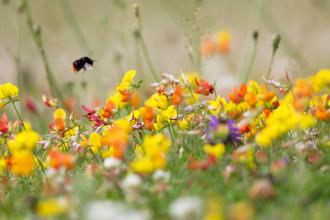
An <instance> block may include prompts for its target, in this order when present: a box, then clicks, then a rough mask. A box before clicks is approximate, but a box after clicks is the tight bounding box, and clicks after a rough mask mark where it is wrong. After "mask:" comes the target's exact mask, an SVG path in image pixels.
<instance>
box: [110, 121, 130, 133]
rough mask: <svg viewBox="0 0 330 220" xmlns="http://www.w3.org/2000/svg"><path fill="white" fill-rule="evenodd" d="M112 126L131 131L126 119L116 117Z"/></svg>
mask: <svg viewBox="0 0 330 220" xmlns="http://www.w3.org/2000/svg"><path fill="white" fill-rule="evenodd" d="M114 126H116V127H118V128H120V129H121V130H123V131H125V132H127V133H129V132H130V131H131V128H132V127H131V125H130V122H129V121H128V120H126V119H118V120H116V121H115V122H114Z"/></svg>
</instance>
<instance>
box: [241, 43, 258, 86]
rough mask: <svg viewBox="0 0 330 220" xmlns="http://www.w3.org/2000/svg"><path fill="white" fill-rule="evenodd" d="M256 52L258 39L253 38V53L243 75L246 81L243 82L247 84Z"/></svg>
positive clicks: (250, 54) (249, 56)
mask: <svg viewBox="0 0 330 220" xmlns="http://www.w3.org/2000/svg"><path fill="white" fill-rule="evenodd" d="M256 51H257V39H255V38H253V43H252V47H251V51H250V53H249V55H248V64H247V65H246V67H245V68H244V71H243V75H244V80H243V82H246V81H247V80H248V79H249V76H250V73H251V69H252V66H253V63H254V60H255V57H256Z"/></svg>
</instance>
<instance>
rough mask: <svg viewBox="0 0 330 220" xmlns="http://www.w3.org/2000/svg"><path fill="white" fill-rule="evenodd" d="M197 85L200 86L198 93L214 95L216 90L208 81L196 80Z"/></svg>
mask: <svg viewBox="0 0 330 220" xmlns="http://www.w3.org/2000/svg"><path fill="white" fill-rule="evenodd" d="M195 82H196V85H197V86H198V87H197V89H196V90H195V92H196V93H198V94H201V95H205V96H208V95H209V94H212V93H213V92H214V88H213V86H212V85H210V84H209V83H208V82H207V81H206V80H204V79H201V80H198V79H197V78H195Z"/></svg>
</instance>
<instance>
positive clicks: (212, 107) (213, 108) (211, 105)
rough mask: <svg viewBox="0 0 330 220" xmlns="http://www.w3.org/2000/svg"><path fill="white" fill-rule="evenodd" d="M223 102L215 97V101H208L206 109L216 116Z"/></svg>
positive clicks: (223, 100) (222, 99)
mask: <svg viewBox="0 0 330 220" xmlns="http://www.w3.org/2000/svg"><path fill="white" fill-rule="evenodd" d="M225 102H226V101H225V99H224V98H221V97H220V96H217V98H216V100H209V101H208V109H209V111H210V112H211V114H212V115H217V114H218V113H219V112H220V110H221V107H222V106H223V105H224V103H225Z"/></svg>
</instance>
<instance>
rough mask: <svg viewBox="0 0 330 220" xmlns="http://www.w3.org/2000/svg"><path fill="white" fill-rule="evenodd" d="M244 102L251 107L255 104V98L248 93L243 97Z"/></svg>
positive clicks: (254, 95) (252, 94) (251, 93)
mask: <svg viewBox="0 0 330 220" xmlns="http://www.w3.org/2000/svg"><path fill="white" fill-rule="evenodd" d="M244 100H245V101H246V102H247V103H248V104H249V106H251V107H253V106H255V104H256V103H257V101H258V100H257V96H256V94H254V93H253V92H249V93H247V94H246V95H245V97H244Z"/></svg>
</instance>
